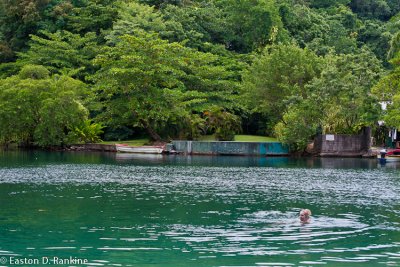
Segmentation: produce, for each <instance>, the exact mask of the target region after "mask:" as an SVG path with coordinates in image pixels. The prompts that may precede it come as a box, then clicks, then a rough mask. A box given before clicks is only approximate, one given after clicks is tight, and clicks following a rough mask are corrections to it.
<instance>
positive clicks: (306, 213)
mask: <svg viewBox="0 0 400 267" xmlns="http://www.w3.org/2000/svg"><path fill="white" fill-rule="evenodd" d="M310 216H311V210H309V209H302V210H301V211H300V221H301V222H302V223H309V222H310Z"/></svg>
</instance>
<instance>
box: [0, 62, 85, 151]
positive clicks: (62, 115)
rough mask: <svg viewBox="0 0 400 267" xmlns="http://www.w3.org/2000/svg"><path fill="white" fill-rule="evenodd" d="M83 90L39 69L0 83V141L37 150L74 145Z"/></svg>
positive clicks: (82, 117) (71, 81)
mask: <svg viewBox="0 0 400 267" xmlns="http://www.w3.org/2000/svg"><path fill="white" fill-rule="evenodd" d="M85 91H86V86H85V84H84V83H82V82H81V81H78V80H74V79H72V78H70V77H66V76H57V75H56V76H49V72H48V70H47V69H46V68H44V67H43V66H33V65H27V66H25V67H24V68H22V70H21V72H20V73H19V75H16V76H12V77H10V78H7V79H4V80H1V82H0V123H1V125H2V127H1V129H0V140H1V142H2V143H5V144H7V143H10V142H18V143H25V144H28V145H30V144H34V145H38V146H41V147H48V146H59V145H66V144H70V143H73V142H77V141H78V139H76V138H74V136H75V135H74V131H75V128H76V127H78V126H79V125H82V124H84V123H85V121H86V120H87V118H88V111H87V109H86V108H85V107H84V106H83V104H82V103H83V102H82V101H83V98H84V96H85V93H84V92H85Z"/></svg>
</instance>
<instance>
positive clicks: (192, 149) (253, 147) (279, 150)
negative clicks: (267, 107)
mask: <svg viewBox="0 0 400 267" xmlns="http://www.w3.org/2000/svg"><path fill="white" fill-rule="evenodd" d="M172 145H173V149H174V150H176V151H177V152H181V153H185V154H204V155H250V156H269V155H271V156H285V155H288V154H289V149H288V147H286V146H284V145H283V144H282V143H279V142H265V143H264V142H263V143H261V142H260V143H259V142H222V141H218V142H217V141H215V142H199V141H172Z"/></svg>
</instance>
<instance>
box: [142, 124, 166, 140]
mask: <svg viewBox="0 0 400 267" xmlns="http://www.w3.org/2000/svg"><path fill="white" fill-rule="evenodd" d="M140 122H141V123H142V124H143V127H144V128H145V129H146V131H147V133H148V134H149V135H150V138H151V140H153V141H161V137H160V136H159V135H158V133H157V132H156V131H154V129H153V128H152V127H151V126H150V125H149V123H148V122H147V121H145V120H140Z"/></svg>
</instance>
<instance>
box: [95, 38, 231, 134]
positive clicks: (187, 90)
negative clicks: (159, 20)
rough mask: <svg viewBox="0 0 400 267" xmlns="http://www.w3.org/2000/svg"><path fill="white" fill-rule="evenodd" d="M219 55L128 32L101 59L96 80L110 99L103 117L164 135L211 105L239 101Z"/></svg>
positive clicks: (101, 92)
mask: <svg viewBox="0 0 400 267" xmlns="http://www.w3.org/2000/svg"><path fill="white" fill-rule="evenodd" d="M217 59H218V57H217V56H215V55H212V54H209V53H207V54H206V53H201V52H196V51H194V50H191V49H189V48H186V47H184V46H182V45H181V44H179V43H169V42H167V41H164V40H161V39H160V38H159V37H158V36H157V35H156V34H144V33H138V34H137V36H130V35H125V36H122V37H121V39H120V41H119V42H117V44H116V46H115V47H106V48H104V49H103V51H102V53H101V54H100V55H99V56H98V57H97V58H96V60H95V63H96V64H97V65H98V66H99V67H100V70H99V71H98V72H97V73H96V75H94V76H93V80H94V81H95V82H96V84H97V88H98V89H97V90H98V94H99V99H101V101H102V102H103V104H104V109H103V110H102V112H101V114H100V115H99V117H98V119H99V120H100V121H103V122H104V123H105V124H106V125H107V126H109V127H121V126H123V125H130V126H131V127H132V126H136V127H141V128H143V129H145V130H146V132H147V133H148V135H149V136H150V137H151V138H152V139H153V140H160V139H161V136H160V133H161V132H163V131H164V129H165V128H168V126H170V125H176V124H177V123H186V121H187V120H188V119H190V118H196V116H195V117H193V114H201V113H202V111H203V110H205V109H206V108H207V107H208V106H209V105H210V104H214V105H215V104H216V105H219V106H226V105H229V103H233V102H234V100H233V97H232V96H231V92H232V90H233V89H234V87H233V86H234V85H235V82H234V81H231V80H230V79H234V78H232V77H231V76H232V73H231V72H230V71H227V70H226V69H225V68H224V67H223V66H221V65H218V64H216V63H217ZM231 105H233V104H231ZM194 121H196V120H194ZM194 123H197V122H194ZM178 128H179V126H178ZM172 132H174V131H172Z"/></svg>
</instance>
